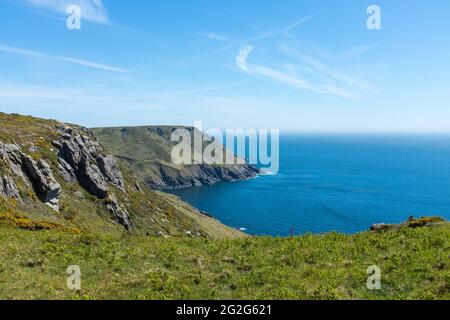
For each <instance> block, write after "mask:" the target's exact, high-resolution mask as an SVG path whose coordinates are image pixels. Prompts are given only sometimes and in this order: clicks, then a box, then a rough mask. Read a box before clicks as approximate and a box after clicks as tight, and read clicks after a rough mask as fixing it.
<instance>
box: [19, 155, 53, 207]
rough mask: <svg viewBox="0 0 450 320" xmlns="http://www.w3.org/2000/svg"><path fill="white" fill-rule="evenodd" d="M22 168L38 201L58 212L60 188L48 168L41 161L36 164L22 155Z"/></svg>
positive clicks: (28, 157)
mask: <svg viewBox="0 0 450 320" xmlns="http://www.w3.org/2000/svg"><path fill="white" fill-rule="evenodd" d="M22 166H23V170H24V172H25V173H26V175H27V176H28V178H29V179H30V180H31V183H32V185H33V188H34V190H35V192H36V195H37V196H38V197H39V199H40V200H41V201H42V202H44V203H45V204H47V205H48V206H49V207H51V208H52V209H53V210H55V211H58V210H59V205H58V203H59V197H60V195H61V186H60V185H59V183H58V182H57V181H56V180H55V178H54V177H53V173H52V171H51V169H50V166H49V165H48V164H47V163H46V162H45V161H44V160H42V159H41V160H39V161H37V162H36V161H34V160H33V159H32V158H31V157H30V156H27V155H25V154H22Z"/></svg>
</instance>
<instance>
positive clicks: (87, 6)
mask: <svg viewBox="0 0 450 320" xmlns="http://www.w3.org/2000/svg"><path fill="white" fill-rule="evenodd" d="M20 2H22V3H24V4H26V5H28V6H30V7H32V8H41V9H47V10H50V11H52V12H56V13H59V14H63V15H66V10H67V8H68V7H69V6H70V5H78V6H80V8H81V17H82V19H85V20H87V21H90V22H94V23H98V24H102V25H108V24H109V23H110V21H109V18H108V11H107V10H106V8H105V6H104V5H103V2H102V0H20Z"/></svg>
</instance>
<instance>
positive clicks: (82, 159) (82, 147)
mask: <svg viewBox="0 0 450 320" xmlns="http://www.w3.org/2000/svg"><path fill="white" fill-rule="evenodd" d="M12 210H14V212H20V214H19V216H20V217H21V216H22V215H23V216H24V218H26V219H30V221H46V222H51V223H53V225H55V224H58V225H61V226H66V227H70V228H77V229H79V230H87V231H95V232H96V231H107V232H123V231H128V232H134V233H144V234H148V235H155V236H164V237H169V236H181V235H183V236H192V237H207V238H221V237H240V236H242V234H240V233H239V232H237V231H235V230H232V229H229V228H227V227H225V226H223V225H221V224H220V223H219V222H218V221H216V220H214V219H211V218H209V217H206V216H204V215H202V214H200V213H199V212H198V211H197V210H196V209H194V208H192V207H190V206H188V205H187V204H185V203H183V202H182V201H180V200H179V199H177V198H175V197H173V196H170V195H166V194H163V193H159V192H155V191H151V190H150V189H148V188H141V187H140V184H139V177H138V176H137V175H136V173H135V172H133V171H132V170H127V168H125V170H123V169H122V168H121V167H120V164H119V163H117V162H116V160H115V158H114V157H113V156H112V155H110V154H109V153H108V151H106V150H105V149H104V147H103V146H102V145H101V144H100V143H99V142H98V141H97V139H96V138H95V136H94V135H93V134H92V132H91V131H90V130H88V129H86V128H82V127H79V126H75V125H68V124H63V123H60V122H57V121H50V120H42V119H37V118H32V117H24V116H19V115H6V114H2V113H0V220H2V217H6V216H7V217H10V216H11V215H10V212H11V211H12ZM2 212H3V213H5V212H8V214H9V215H6V216H5V215H3V216H2ZM5 219H6V218H4V219H3V220H5ZM18 221H19V222H20V219H19V220H17V219H16V220H15V222H16V223H17V222H18ZM27 221H28V220H27Z"/></svg>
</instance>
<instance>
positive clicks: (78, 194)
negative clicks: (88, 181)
mask: <svg viewBox="0 0 450 320" xmlns="http://www.w3.org/2000/svg"><path fill="white" fill-rule="evenodd" d="M74 194H75V196H76V197H77V198H79V199H81V200H84V199H85V197H84V195H83V194H82V193H81V192H80V191H75V193H74Z"/></svg>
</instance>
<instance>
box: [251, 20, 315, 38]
mask: <svg viewBox="0 0 450 320" xmlns="http://www.w3.org/2000/svg"><path fill="white" fill-rule="evenodd" d="M314 16H315V14H311V15H309V16H306V17H303V18H301V19H298V20H297V21H295V22H294V23H292V24H291V25H289V26H287V27H285V28H283V29H280V30H275V31H269V32H266V33H262V34H260V35H258V36H256V37H254V38H251V39H248V40H247V41H245V42H253V41H259V40H264V39H269V38H273V37H276V36H279V35H286V36H288V37H292V35H291V34H290V33H289V31H292V30H294V29H296V28H298V27H299V26H301V25H302V24H304V23H305V22H307V21H309V20H310V19H311V18H313V17H314Z"/></svg>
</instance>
